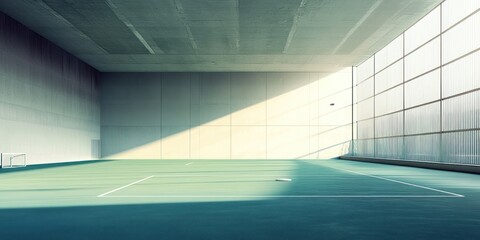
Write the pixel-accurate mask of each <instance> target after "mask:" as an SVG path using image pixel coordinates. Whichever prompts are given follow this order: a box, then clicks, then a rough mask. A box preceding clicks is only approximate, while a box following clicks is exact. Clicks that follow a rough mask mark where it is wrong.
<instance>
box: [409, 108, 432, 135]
mask: <svg viewBox="0 0 480 240" xmlns="http://www.w3.org/2000/svg"><path fill="white" fill-rule="evenodd" d="M439 131H440V102H436V103H432V104H428V105H425V106H421V107H417V108H413V109H410V110H407V111H405V134H418V133H431V132H439Z"/></svg>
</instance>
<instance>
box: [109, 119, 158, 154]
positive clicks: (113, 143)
mask: <svg viewBox="0 0 480 240" xmlns="http://www.w3.org/2000/svg"><path fill="white" fill-rule="evenodd" d="M159 139H161V128H160V127H143V126H135V127H132V126H128V127H126V126H102V147H101V149H102V154H103V155H116V157H115V158H120V159H121V158H127V159H129V158H144V156H151V157H152V158H160V157H161V144H160V142H159V141H158V140H159ZM139 146H140V147H139ZM133 148H135V150H134V151H131V150H130V149H133ZM125 150H130V151H129V152H127V153H125Z"/></svg>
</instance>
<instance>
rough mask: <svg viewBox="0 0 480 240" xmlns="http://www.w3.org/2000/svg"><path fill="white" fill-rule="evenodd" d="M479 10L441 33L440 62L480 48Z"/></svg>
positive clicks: (448, 60) (445, 61) (446, 61)
mask: <svg viewBox="0 0 480 240" xmlns="http://www.w3.org/2000/svg"><path fill="white" fill-rule="evenodd" d="M479 29H480V12H477V13H476V14H475V15H473V16H471V17H469V18H468V19H466V20H465V21H464V22H461V23H460V24H458V25H457V26H455V27H453V28H451V29H450V30H448V31H446V32H445V33H444V34H443V38H442V51H443V52H442V63H444V64H446V63H448V62H450V61H452V60H454V59H455V58H458V57H460V56H462V55H464V54H467V53H469V52H471V51H473V50H475V49H478V48H480V31H479Z"/></svg>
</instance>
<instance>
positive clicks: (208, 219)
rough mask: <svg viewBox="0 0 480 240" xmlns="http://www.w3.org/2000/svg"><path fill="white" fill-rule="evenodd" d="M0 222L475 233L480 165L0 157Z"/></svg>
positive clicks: (18, 225) (231, 233)
mask: <svg viewBox="0 0 480 240" xmlns="http://www.w3.org/2000/svg"><path fill="white" fill-rule="evenodd" d="M279 178H283V179H291V181H277V180H278V179H279ZM0 226H1V228H2V230H1V233H0V239H2V240H7V239H69V240H70V239H73V240H74V239H120V240H122V239H178V240H182V239H276V240H278V239H480V175H475V174H466V173H457V172H447V171H437V170H429V169H420V168H411V167H402V166H391V165H383V164H373V163H363V162H354V161H345V160H235V161H233V160H169V161H166V160H122V161H92V162H83V163H78V164H76V163H73V164H57V165H42V166H31V167H26V168H22V169H0Z"/></svg>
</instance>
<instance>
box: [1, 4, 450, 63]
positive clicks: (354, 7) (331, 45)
mask: <svg viewBox="0 0 480 240" xmlns="http://www.w3.org/2000/svg"><path fill="white" fill-rule="evenodd" d="M440 2H441V0H15V1H12V0H0V11H3V12H4V13H6V14H7V15H9V16H11V17H13V18H15V19H16V20H18V21H19V22H21V23H23V24H24V25H26V26H27V27H29V28H30V29H32V30H34V31H36V32H37V33H39V34H40V35H42V36H44V37H46V38H47V39H49V40H51V41H52V42H54V43H56V44H57V45H59V46H60V47H62V48H64V49H65V50H67V51H69V52H70V53H72V54H74V55H75V56H77V57H78V58H80V59H82V60H84V61H85V62H87V63H88V64H90V65H92V66H93V67H95V68H97V69H98V70H100V71H104V72H119V71H120V72H151V71H161V72H169V71H173V72H190V71H192V72H219V71H221V72H245V71H273V72H278V71H281V72H290V71H315V72H325V73H329V72H334V71H336V70H338V69H339V68H342V67H346V66H351V65H356V64H358V63H359V62H361V61H363V60H365V59H366V58H367V57H368V56H370V55H372V54H373V53H374V52H376V51H378V50H379V49H381V48H382V47H383V46H385V45H386V44H387V43H388V42H390V41H391V40H393V39H394V38H395V37H396V36H398V35H399V34H400V33H401V32H402V31H404V30H405V29H406V28H407V27H408V26H410V25H412V24H413V23H414V22H415V21H417V20H418V19H420V18H421V17H422V16H423V15H425V14H426V13H427V12H428V11H430V10H431V9H433V8H434V7H435V6H436V5H438V4H439V3H440Z"/></svg>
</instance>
